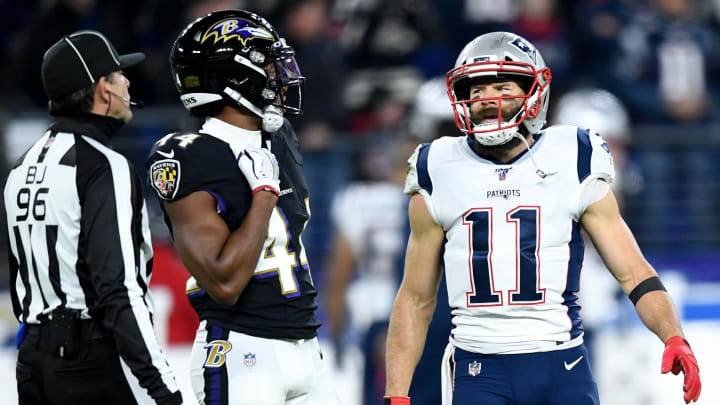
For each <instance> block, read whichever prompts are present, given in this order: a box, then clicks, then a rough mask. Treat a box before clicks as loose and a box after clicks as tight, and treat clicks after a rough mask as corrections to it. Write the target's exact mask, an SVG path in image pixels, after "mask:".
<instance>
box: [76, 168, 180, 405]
mask: <svg viewBox="0 0 720 405" xmlns="http://www.w3.org/2000/svg"><path fill="white" fill-rule="evenodd" d="M104 157H105V158H106V159H107V164H103V165H99V166H96V167H97V168H96V170H92V172H91V173H89V174H88V176H87V178H86V181H80V182H79V184H80V185H81V187H82V188H83V189H82V190H81V191H80V196H81V201H80V204H81V206H82V219H81V232H80V233H81V238H83V239H84V240H85V241H86V243H87V245H86V249H85V251H86V263H87V268H88V272H89V278H90V281H91V284H92V287H93V289H94V292H95V294H96V302H95V304H96V306H97V307H98V308H99V309H100V311H101V313H102V322H103V324H104V326H105V327H106V328H108V329H109V330H110V331H111V333H112V335H113V337H114V339H115V344H116V345H117V348H118V351H119V353H120V355H121V356H122V358H123V360H124V361H125V363H127V365H128V366H129V367H130V369H131V370H132V372H133V374H134V375H135V376H136V377H137V378H138V380H139V382H140V385H141V386H142V387H144V388H145V389H147V391H148V393H149V394H150V396H152V398H153V399H155V401H156V402H157V403H158V404H179V403H181V402H182V399H181V396H180V391H179V389H178V386H177V384H176V382H175V379H174V376H173V374H172V371H171V370H170V366H169V365H168V362H167V360H166V359H165V356H164V354H163V353H162V350H161V348H160V345H159V344H158V342H157V338H156V336H155V332H154V330H153V326H152V323H151V315H150V311H149V309H148V307H147V305H146V302H145V300H144V296H145V291H144V288H147V287H146V286H144V285H141V284H140V283H139V281H138V280H140V279H141V278H140V276H139V274H138V271H139V269H140V268H144V267H145V263H141V262H140V259H141V257H142V251H141V247H140V246H139V244H140V241H141V240H142V237H141V236H140V235H138V233H140V232H142V227H141V225H140V224H141V223H142V221H141V218H142V207H143V198H142V195H139V193H140V187H139V180H138V178H137V175H136V174H135V173H134V171H133V170H132V168H131V166H130V165H129V164H128V162H127V161H126V160H125V159H123V158H122V157H120V156H118V155H104Z"/></svg>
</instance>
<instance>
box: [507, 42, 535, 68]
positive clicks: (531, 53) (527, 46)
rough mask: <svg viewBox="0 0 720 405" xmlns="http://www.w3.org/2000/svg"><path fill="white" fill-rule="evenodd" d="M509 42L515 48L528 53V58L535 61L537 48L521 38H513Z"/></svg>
mask: <svg viewBox="0 0 720 405" xmlns="http://www.w3.org/2000/svg"><path fill="white" fill-rule="evenodd" d="M511 44H512V45H514V46H515V47H516V48H517V49H519V50H521V51H523V52H525V53H526V54H528V56H529V57H530V59H532V61H533V63H537V50H536V49H535V48H534V47H532V46H531V45H530V44H528V43H527V42H525V41H523V39H522V38H515V40H514V41H512V42H511Z"/></svg>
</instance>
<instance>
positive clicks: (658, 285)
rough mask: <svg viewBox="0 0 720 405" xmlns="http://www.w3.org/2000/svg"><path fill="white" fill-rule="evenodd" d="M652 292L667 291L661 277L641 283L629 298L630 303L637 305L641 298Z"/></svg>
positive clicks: (651, 278)
mask: <svg viewBox="0 0 720 405" xmlns="http://www.w3.org/2000/svg"><path fill="white" fill-rule="evenodd" d="M650 291H667V290H666V289H665V286H664V285H663V283H662V281H660V277H658V276H653V277H648V278H646V279H645V280H643V281H641V282H640V284H638V285H637V286H636V287H635V288H633V290H632V291H631V292H630V295H628V297H629V298H630V301H632V303H633V305H637V303H638V301H640V298H641V297H642V296H643V295H645V294H647V293H649V292H650Z"/></svg>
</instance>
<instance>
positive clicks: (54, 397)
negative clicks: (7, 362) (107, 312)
mask: <svg viewBox="0 0 720 405" xmlns="http://www.w3.org/2000/svg"><path fill="white" fill-rule="evenodd" d="M90 322H91V321H83V322H81V323H82V324H83V325H88V324H89V323H90ZM42 328H43V326H40V325H28V328H27V335H26V336H25V340H24V341H23V343H22V344H21V346H20V351H19V353H18V361H17V369H16V376H17V389H18V400H19V405H41V404H42V405H71V404H72V405H84V404H88V405H89V404H93V405H97V404H100V405H116V404H117V405H128V404H130V405H132V404H137V401H136V400H135V396H134V395H133V393H132V391H131V389H130V386H129V385H128V382H127V380H126V378H125V375H124V373H123V370H122V366H121V365H120V356H119V354H118V351H117V349H116V348H115V341H114V340H113V339H112V337H110V336H109V335H108V334H107V332H98V329H99V328H88V327H83V328H80V329H81V330H80V333H79V339H78V349H77V353H75V355H74V356H72V357H71V358H67V357H65V358H61V357H60V355H59V353H58V352H57V351H53V350H51V349H50V348H49V347H47V344H46V342H45V340H47V339H46V338H47V335H46V334H45V333H42V332H41V330H42ZM93 329H95V330H93Z"/></svg>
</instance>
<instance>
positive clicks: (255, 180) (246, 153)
mask: <svg viewBox="0 0 720 405" xmlns="http://www.w3.org/2000/svg"><path fill="white" fill-rule="evenodd" d="M238 166H239V167H240V171H242V173H243V175H244V176H245V178H246V179H247V181H248V183H249V184H250V188H251V189H252V193H253V195H255V193H257V192H258V191H260V190H267V191H271V192H273V193H275V195H277V196H278V197H279V196H280V167H279V166H278V162H277V159H275V155H273V154H272V152H270V151H269V150H267V149H262V148H258V147H256V146H249V145H248V146H246V147H245V150H243V151H242V152H240V155H239V156H238Z"/></svg>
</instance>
